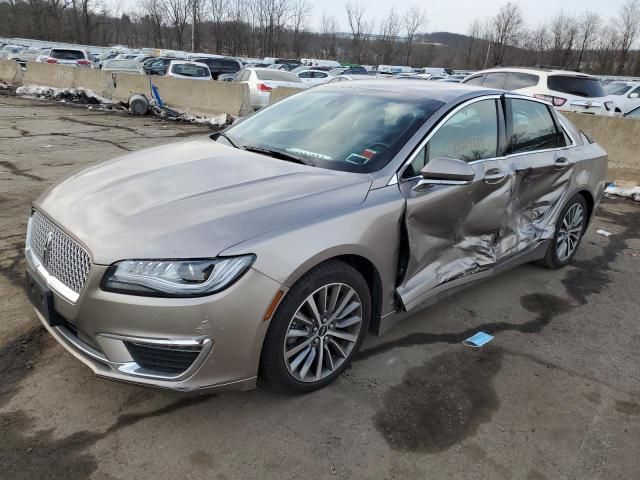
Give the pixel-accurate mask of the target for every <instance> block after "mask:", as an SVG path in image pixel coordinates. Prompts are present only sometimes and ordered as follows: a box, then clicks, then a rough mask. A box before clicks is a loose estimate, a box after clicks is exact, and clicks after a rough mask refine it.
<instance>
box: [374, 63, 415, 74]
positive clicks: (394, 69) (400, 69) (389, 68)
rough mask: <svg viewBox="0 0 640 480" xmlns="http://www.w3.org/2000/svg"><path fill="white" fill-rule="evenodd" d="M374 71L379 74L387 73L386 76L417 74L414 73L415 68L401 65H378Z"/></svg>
mask: <svg viewBox="0 0 640 480" xmlns="http://www.w3.org/2000/svg"><path fill="white" fill-rule="evenodd" d="M362 68H364V67H362ZM374 70H375V71H376V72H378V73H386V74H401V73H408V74H411V75H413V74H415V73H416V72H414V71H413V68H411V67H408V66H401V65H378V66H377V67H376V68H375V69H374Z"/></svg>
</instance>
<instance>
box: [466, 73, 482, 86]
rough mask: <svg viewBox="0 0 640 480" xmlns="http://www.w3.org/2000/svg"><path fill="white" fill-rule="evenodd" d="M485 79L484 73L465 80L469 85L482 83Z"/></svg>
mask: <svg viewBox="0 0 640 480" xmlns="http://www.w3.org/2000/svg"><path fill="white" fill-rule="evenodd" d="M483 79H484V76H483V75H478V76H477V77H471V78H470V79H469V80H467V81H465V82H464V83H466V84H467V85H482V80H483Z"/></svg>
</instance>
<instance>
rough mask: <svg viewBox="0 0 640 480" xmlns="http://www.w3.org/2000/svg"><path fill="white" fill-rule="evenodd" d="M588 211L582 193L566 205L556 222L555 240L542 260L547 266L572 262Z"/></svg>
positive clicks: (556, 267) (552, 267)
mask: <svg viewBox="0 0 640 480" xmlns="http://www.w3.org/2000/svg"><path fill="white" fill-rule="evenodd" d="M587 212H588V210H587V201H586V200H585V198H584V197H583V196H582V195H580V194H577V195H575V196H574V197H572V198H571V200H569V202H568V203H567V204H566V205H565V206H564V208H563V209H562V211H561V212H560V215H559V216H558V221H557V222H556V231H555V234H554V236H553V240H552V241H551V243H550V244H549V247H548V248H547V252H546V254H545V257H544V259H543V260H542V262H541V263H542V264H543V265H544V266H545V267H547V268H551V269H558V268H562V267H565V266H566V265H568V264H569V262H571V260H572V259H573V257H574V256H575V254H576V252H577V251H578V246H580V241H581V240H582V237H583V235H584V231H585V229H586V226H587Z"/></svg>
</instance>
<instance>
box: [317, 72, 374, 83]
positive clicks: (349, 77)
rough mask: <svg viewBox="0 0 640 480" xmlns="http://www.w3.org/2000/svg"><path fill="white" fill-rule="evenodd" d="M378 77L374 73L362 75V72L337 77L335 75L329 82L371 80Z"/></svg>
mask: <svg viewBox="0 0 640 480" xmlns="http://www.w3.org/2000/svg"><path fill="white" fill-rule="evenodd" d="M375 78H377V77H375V76H373V75H369V74H366V75H362V74H353V75H346V74H345V75H338V76H337V77H333V78H332V79H331V80H329V81H328V82H327V83H339V82H350V81H352V80H371V79H375Z"/></svg>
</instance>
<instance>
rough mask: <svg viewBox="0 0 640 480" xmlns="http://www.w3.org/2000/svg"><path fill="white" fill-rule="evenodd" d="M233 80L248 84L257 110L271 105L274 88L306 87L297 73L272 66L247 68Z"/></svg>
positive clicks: (252, 102) (251, 99)
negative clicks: (272, 67)
mask: <svg viewBox="0 0 640 480" xmlns="http://www.w3.org/2000/svg"><path fill="white" fill-rule="evenodd" d="M232 81H234V82H239V83H246V84H247V86H248V87H249V97H250V102H251V106H252V107H253V108H255V109H256V110H257V109H259V108H264V107H266V106H268V105H269V98H271V91H272V90H273V89H274V88H278V87H292V88H305V85H304V83H302V81H301V80H300V79H299V78H298V77H297V76H296V74H294V73H291V72H285V71H282V70H274V69H270V68H245V69H243V70H240V71H239V72H238V73H236V76H235V77H233V80H232Z"/></svg>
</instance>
